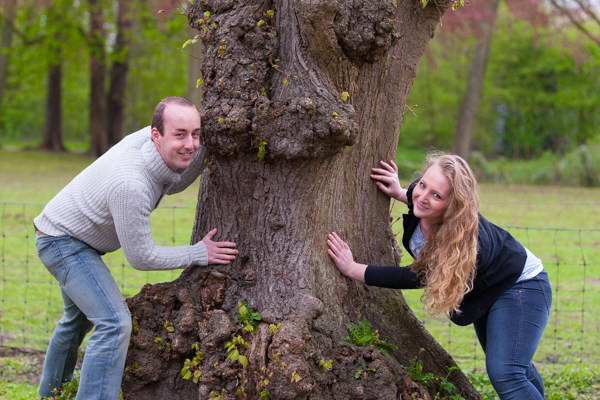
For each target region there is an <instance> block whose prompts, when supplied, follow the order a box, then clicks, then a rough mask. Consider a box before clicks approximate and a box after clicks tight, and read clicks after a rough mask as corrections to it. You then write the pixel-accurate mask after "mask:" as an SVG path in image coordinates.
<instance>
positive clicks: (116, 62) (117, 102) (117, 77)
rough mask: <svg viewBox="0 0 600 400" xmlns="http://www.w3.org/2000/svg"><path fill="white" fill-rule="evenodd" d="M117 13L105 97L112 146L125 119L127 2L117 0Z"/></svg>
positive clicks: (109, 141) (128, 20)
mask: <svg viewBox="0 0 600 400" xmlns="http://www.w3.org/2000/svg"><path fill="white" fill-rule="evenodd" d="M118 5H119V11H118V14H117V38H116V40H115V48H114V55H113V62H112V66H111V70H110V88H109V89H108V97H107V101H108V103H107V116H108V124H107V125H108V133H107V135H108V145H109V146H113V145H115V144H117V143H119V141H120V140H121V137H122V136H123V123H124V121H125V89H126V86H127V72H128V70H129V62H128V60H129V45H128V42H129V36H130V35H131V19H130V17H129V11H128V7H127V2H126V1H125V0H119V1H118Z"/></svg>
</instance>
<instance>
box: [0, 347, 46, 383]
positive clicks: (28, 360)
mask: <svg viewBox="0 0 600 400" xmlns="http://www.w3.org/2000/svg"><path fill="white" fill-rule="evenodd" d="M45 354H46V352H45V351H43V350H36V349H29V348H19V347H0V379H2V380H4V381H6V382H14V383H26V384H29V385H36V384H37V383H38V382H39V381H40V375H41V373H42V367H43V365H44V356H45Z"/></svg>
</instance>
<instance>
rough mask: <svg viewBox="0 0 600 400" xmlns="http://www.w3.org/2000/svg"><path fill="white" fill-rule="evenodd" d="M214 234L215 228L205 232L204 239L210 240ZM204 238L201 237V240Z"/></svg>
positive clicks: (215, 232)
mask: <svg viewBox="0 0 600 400" xmlns="http://www.w3.org/2000/svg"><path fill="white" fill-rule="evenodd" d="M216 234H217V228H215V229H213V230H212V231H210V232H208V233H207V234H206V236H204V239H208V240H211V239H212V238H213V237H214V236H215V235H216ZM204 239H202V240H204Z"/></svg>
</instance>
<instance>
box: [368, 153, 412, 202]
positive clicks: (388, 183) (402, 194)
mask: <svg viewBox="0 0 600 400" xmlns="http://www.w3.org/2000/svg"><path fill="white" fill-rule="evenodd" d="M379 163H380V164H381V166H382V167H383V168H372V169H371V170H372V171H373V175H371V178H373V179H375V180H376V181H377V187H378V188H379V190H381V191H382V192H383V193H385V194H387V195H388V196H390V197H391V198H393V199H396V200H399V201H401V202H403V203H404V204H406V203H407V201H408V200H407V199H406V189H402V187H401V186H400V181H399V180H398V167H397V166H396V164H395V163H394V162H393V161H390V163H389V164H388V163H386V162H384V161H379Z"/></svg>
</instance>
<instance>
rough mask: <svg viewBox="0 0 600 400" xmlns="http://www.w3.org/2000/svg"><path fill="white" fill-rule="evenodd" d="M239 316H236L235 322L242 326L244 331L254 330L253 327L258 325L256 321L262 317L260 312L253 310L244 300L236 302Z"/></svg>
mask: <svg viewBox="0 0 600 400" xmlns="http://www.w3.org/2000/svg"><path fill="white" fill-rule="evenodd" d="M238 312H239V313H240V316H239V317H236V319H235V323H236V324H238V325H239V327H240V328H243V329H244V330H245V331H246V332H254V328H256V325H258V321H260V320H261V319H262V317H261V315H260V313H257V312H254V310H252V306H249V305H248V304H247V303H246V302H245V301H243V300H242V301H240V302H238Z"/></svg>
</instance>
